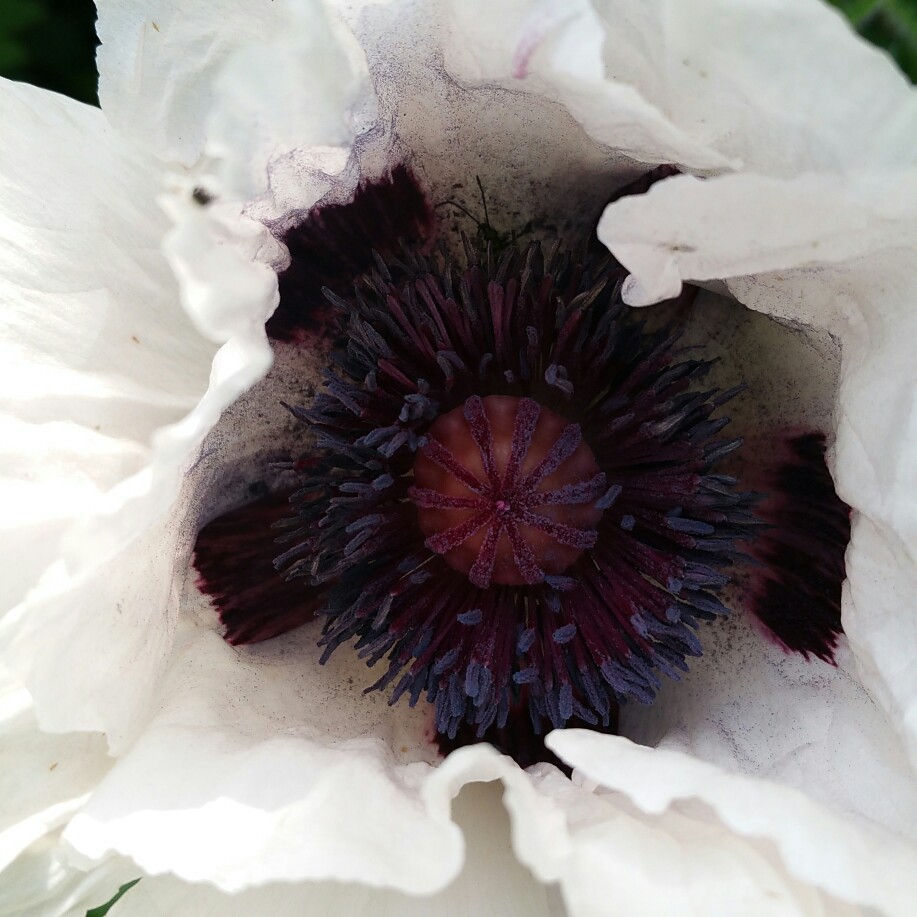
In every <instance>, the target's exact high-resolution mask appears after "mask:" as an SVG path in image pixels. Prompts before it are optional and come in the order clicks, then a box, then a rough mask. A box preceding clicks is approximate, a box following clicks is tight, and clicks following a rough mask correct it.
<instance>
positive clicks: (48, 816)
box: [0, 671, 111, 871]
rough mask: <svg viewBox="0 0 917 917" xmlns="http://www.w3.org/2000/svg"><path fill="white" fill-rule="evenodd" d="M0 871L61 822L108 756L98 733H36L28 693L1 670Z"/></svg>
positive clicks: (87, 790) (102, 772)
mask: <svg viewBox="0 0 917 917" xmlns="http://www.w3.org/2000/svg"><path fill="white" fill-rule="evenodd" d="M0 734H2V736H3V742H2V743H0V871H2V870H3V869H5V868H6V867H7V866H8V865H9V864H10V863H11V862H13V860H15V859H16V857H18V856H19V854H20V853H22V851H23V850H25V849H26V848H27V847H29V845H30V844H32V843H33V842H34V841H36V840H38V839H39V838H41V837H43V836H44V835H45V834H47V833H48V832H49V831H53V830H54V829H55V828H57V827H59V826H60V825H63V824H64V823H65V822H66V821H67V819H68V818H69V817H70V816H71V815H72V814H73V813H74V812H76V811H77V810H78V809H79V807H80V806H81V805H82V804H83V802H85V800H86V799H87V798H88V796H89V794H90V792H91V791H92V790H93V789H94V788H95V786H96V785H97V784H98V782H99V781H100V780H101V779H102V777H103V776H104V775H105V773H106V771H107V770H108V768H109V766H110V764H111V760H110V759H109V758H108V756H107V755H106V753H105V742H104V740H103V739H102V737H101V736H99V735H87V734H81V733H71V734H69V735H63V736H62V735H51V734H49V733H43V732H39V731H38V728H37V725H36V723H35V714H34V711H33V709H32V703H31V698H30V697H29V695H28V692H27V691H26V690H25V689H24V688H22V686H21V685H19V684H17V683H16V681H15V680H14V679H12V678H10V676H9V674H8V673H6V672H3V671H0Z"/></svg>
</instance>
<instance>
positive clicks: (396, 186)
mask: <svg viewBox="0 0 917 917" xmlns="http://www.w3.org/2000/svg"><path fill="white" fill-rule="evenodd" d="M433 226H434V223H433V211H432V209H431V207H430V204H429V202H428V201H427V199H426V196H425V195H424V193H423V191H422V190H421V188H420V186H419V185H418V183H417V180H416V178H415V177H414V174H413V172H411V170H410V169H409V168H408V167H407V166H406V165H398V166H395V168H393V169H392V171H391V173H390V174H389V175H387V176H384V177H382V178H380V179H377V180H374V181H364V182H363V183H362V184H361V185H360V186H359V188H358V189H357V191H356V194H355V195H354V197H353V200H352V201H350V202H349V203H347V204H329V205H326V206H318V207H314V208H313V209H312V210H310V211H308V212H307V213H306V214H305V217H304V219H303V220H302V222H300V223H298V224H296V225H295V226H293V227H291V228H289V229H287V230H286V231H285V232H283V233H282V234H281V235H280V241H281V242H283V243H284V245H286V246H287V248H288V249H289V252H290V259H291V260H290V266H289V267H288V268H287V269H286V270H284V271H283V272H282V273H281V274H280V275H279V277H278V283H279V286H280V304H279V305H278V306H277V310H276V311H275V312H274V314H273V315H272V316H271V317H270V319H268V322H267V333H268V336H269V337H270V338H271V339H272V340H275V341H286V342H297V341H302V340H303V339H304V338H307V337H312V336H327V337H329V338H331V339H333V338H335V337H337V336H339V334H340V332H339V331H338V332H335V330H334V329H335V326H336V325H337V323H338V322H339V320H340V316H339V315H338V314H336V313H335V311H334V309H333V308H331V307H330V305H329V303H328V300H327V299H326V298H325V296H324V295H323V293H322V290H323V288H325V287H327V288H329V289H330V290H333V291H335V292H338V293H344V292H347V291H349V290H350V289H351V288H352V286H353V282H354V279H355V278H357V277H359V276H360V275H361V274H365V273H366V272H367V271H369V270H371V269H372V268H373V266H374V264H375V254H374V253H377V254H378V255H379V256H380V257H381V258H382V259H384V260H386V261H387V260H389V259H390V258H392V256H394V255H396V254H397V253H398V252H399V251H400V249H401V245H402V243H408V244H413V245H416V244H418V243H422V242H423V241H424V240H426V239H429V238H430V237H431V236H432V234H433Z"/></svg>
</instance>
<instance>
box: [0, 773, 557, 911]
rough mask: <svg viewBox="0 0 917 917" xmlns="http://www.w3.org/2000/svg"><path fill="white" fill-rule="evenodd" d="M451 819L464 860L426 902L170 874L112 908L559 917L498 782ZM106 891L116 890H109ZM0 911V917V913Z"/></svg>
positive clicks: (469, 791) (315, 886) (388, 894)
mask: <svg viewBox="0 0 917 917" xmlns="http://www.w3.org/2000/svg"><path fill="white" fill-rule="evenodd" d="M453 816H454V818H455V820H456V822H457V823H458V824H459V826H460V827H461V829H462V831H463V834H464V836H465V845H466V850H467V860H466V863H465V866H464V868H463V869H462V872H461V874H460V875H459V876H458V877H457V878H456V879H455V880H454V881H453V882H452V883H451V884H450V885H448V886H447V887H446V888H445V889H443V890H442V891H440V892H437V893H435V894H433V895H430V896H426V895H425V896H413V895H407V894H404V893H403V892H398V891H393V890H389V889H378V888H370V887H367V886H365V885H354V884H347V883H340V882H302V883H296V884H286V883H284V884H271V885H266V886H260V887H258V888H251V889H247V890H245V891H241V892H239V893H237V894H226V893H224V892H221V891H219V890H218V889H216V888H214V887H213V886H210V885H203V884H189V883H186V882H183V881H181V880H180V879H178V878H176V877H175V876H147V877H145V878H144V879H143V880H142V881H141V882H140V883H139V884H138V885H137V886H136V887H135V888H133V889H131V891H130V892H129V897H128V896H125V897H124V898H123V899H122V903H119V905H118V908H119V910H121V911H122V912H123V913H124V914H125V915H142V917H143V915H159V914H169V915H170V917H198V915H201V914H210V913H212V914H219V915H220V917H250V915H251V914H266V913H269V914H272V915H274V917H300V915H302V914H304V913H305V914H308V915H309V917H338V915H340V914H353V915H355V917H363V915H365V917H427V915H434V914H435V915H439V914H441V915H459V914H468V915H473V914H499V915H500V917H559V915H560V913H561V912H560V911H558V910H557V909H556V908H554V907H552V904H551V898H552V896H553V895H554V892H553V890H551V889H549V888H547V887H545V886H543V885H541V884H540V883H539V882H537V881H535V880H534V879H533V878H532V876H531V874H530V873H529V872H528V871H527V870H526V869H525V868H524V867H523V866H522V865H521V864H520V863H519V862H518V860H516V859H515V857H514V856H513V854H512V850H511V847H510V839H509V831H508V825H507V817H506V813H505V811H504V810H503V808H502V806H501V803H500V793H499V786H498V784H489V785H483V784H479V785H476V786H470V787H468V788H466V789H465V790H463V791H462V792H461V793H460V794H459V796H458V797H457V798H456V800H455V802H454V803H453ZM110 888H111V890H112V892H113V891H114V890H115V889H116V888H117V884H116V883H114V882H112V883H111V885H110ZM0 913H2V912H0Z"/></svg>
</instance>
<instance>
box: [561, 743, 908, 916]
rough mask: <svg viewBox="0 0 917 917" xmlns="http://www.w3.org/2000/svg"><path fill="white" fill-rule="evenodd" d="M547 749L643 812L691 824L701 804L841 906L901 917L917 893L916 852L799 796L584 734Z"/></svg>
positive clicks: (683, 758) (669, 754) (675, 755)
mask: <svg viewBox="0 0 917 917" xmlns="http://www.w3.org/2000/svg"><path fill="white" fill-rule="evenodd" d="M547 742H548V745H549V746H550V747H551V748H552V749H553V750H554V751H555V752H556V753H557V754H558V755H560V756H561V757H562V758H563V759H564V760H565V761H567V762H568V763H569V764H571V765H573V766H574V767H575V768H577V770H578V771H579V772H580V773H581V774H582V775H584V776H585V777H587V778H589V779H590V780H594V781H595V782H596V783H599V784H601V785H602V786H604V787H607V788H608V789H612V790H616V791H618V792H620V793H623V794H625V795H626V796H627V797H628V798H629V799H630V800H632V802H633V803H634V805H636V806H637V807H638V808H639V809H640V810H641V811H643V812H646V813H647V814H650V815H658V814H662V813H665V812H666V811H668V810H673V809H674V810H675V811H683V812H686V813H687V814H689V815H694V816H695V817H697V815H698V814H699V811H698V809H697V808H696V807H695V808H693V809H692V807H691V805H690V803H692V802H693V801H695V800H698V801H700V802H702V803H705V804H706V805H707V806H709V807H710V808H711V809H712V811H713V813H714V814H715V816H716V817H717V818H718V819H719V820H720V821H721V822H722V824H723V825H724V826H725V827H727V828H728V829H729V830H731V831H733V832H735V834H737V835H739V836H741V837H749V838H753V839H766V840H768V841H771V842H772V843H773V844H774V845H775V846H776V848H777V852H778V855H779V857H780V859H781V860H782V862H783V864H784V868H785V869H786V870H787V872H789V873H790V875H793V876H795V877H796V878H798V879H800V880H801V881H802V882H804V883H807V884H811V885H813V886H816V887H820V888H822V889H824V890H826V891H827V892H829V893H830V894H832V895H834V896H836V897H837V898H839V899H840V900H842V901H847V902H850V903H853V904H860V905H865V906H868V907H875V908H879V909H880V910H881V911H883V912H885V913H890V914H904V913H907V909H908V908H909V907H910V906H911V904H912V902H913V900H914V895H915V893H917V878H915V877H917V869H915V867H917V850H915V848H914V847H913V846H912V845H907V844H904V843H902V842H901V841H900V840H898V839H897V838H895V837H894V836H893V835H890V834H889V833H888V832H884V831H882V830H881V829H878V828H876V827H874V826H872V827H871V826H868V825H865V824H863V823H852V822H850V821H847V820H844V819H842V818H839V817H837V816H836V815H834V814H833V813H832V812H831V811H830V810H828V809H825V808H823V807H821V806H819V805H818V804H817V803H815V802H812V801H811V800H810V799H808V798H807V797H806V796H805V795H804V794H802V793H799V792H797V791H796V790H792V789H789V788H786V787H783V786H780V785H779V784H776V783H770V782H768V781H764V780H754V779H751V778H748V777H745V776H740V775H736V774H730V773H728V772H726V771H723V770H721V769H719V768H717V767H714V766H713V765H710V764H707V763H705V762H702V761H698V760H697V759H696V758H693V757H691V756H690V755H686V754H683V753H682V752H677V751H669V750H666V749H660V748H657V749H653V748H646V747H644V746H641V745H634V744H633V743H632V742H630V741H628V740H627V739H624V738H621V737H617V736H601V735H597V734H596V733H592V732H588V731H586V730H581V729H568V730H559V731H556V732H554V733H552V734H551V735H550V736H549V737H548V739H547Z"/></svg>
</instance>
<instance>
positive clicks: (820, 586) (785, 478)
mask: <svg viewBox="0 0 917 917" xmlns="http://www.w3.org/2000/svg"><path fill="white" fill-rule="evenodd" d="M774 451H776V453H777V454H778V455H779V456H780V461H779V464H778V465H777V467H776V468H775V469H774V470H773V471H772V472H771V473H770V474H769V475H768V476H767V477H768V478H769V484H770V486H769V487H768V490H767V496H766V497H765V498H764V500H762V502H761V504H760V505H759V507H758V515H759V516H760V518H761V519H762V520H763V521H764V522H766V523H768V525H769V526H770V527H769V528H768V529H767V530H765V531H764V532H763V533H762V535H761V536H760V537H759V538H758V539H757V540H756V541H755V543H754V545H753V547H752V553H753V554H754V556H755V557H756V558H757V559H758V560H759V561H760V562H761V563H762V564H763V567H762V568H760V570H759V571H755V574H754V575H753V582H754V587H753V602H752V604H751V606H750V607H751V610H752V611H753V613H754V614H755V616H756V617H757V618H758V620H759V621H760V622H761V624H763V625H764V627H765V628H766V629H767V632H768V634H769V635H770V636H772V637H773V638H774V639H775V640H776V641H777V642H778V643H779V644H780V645H781V646H783V647H784V648H785V649H786V650H788V651H792V652H796V653H802V655H803V656H805V657H807V658H808V657H809V656H817V657H818V658H819V659H823V660H824V661H825V662H833V660H834V650H835V647H836V645H837V640H838V637H839V636H840V634H841V633H842V628H841V585H842V584H843V582H844V577H845V565H844V552H845V551H846V549H847V543H848V542H849V541H850V508H849V507H848V506H847V504H846V503H844V502H843V501H842V500H841V499H840V497H838V496H837V494H836V493H835V492H834V481H833V480H832V479H831V473H830V472H829V471H828V466H827V465H826V464H825V437H824V435H823V434H821V433H796V434H790V435H786V434H784V435H783V436H782V441H780V439H778V441H777V442H776V443H773V444H772V447H771V454H773V452H774ZM765 455H766V453H765V452H763V451H762V452H760V453H759V458H762V459H763V458H764V456H765Z"/></svg>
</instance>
